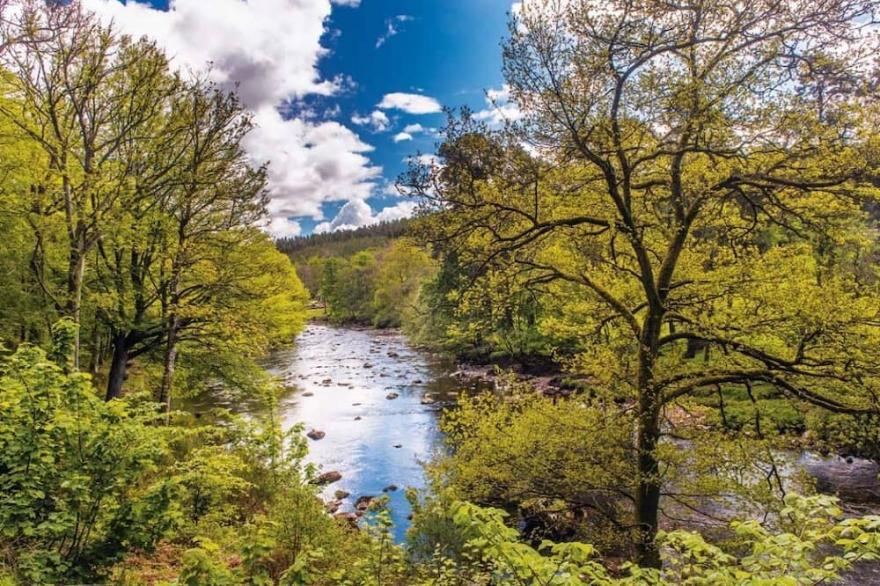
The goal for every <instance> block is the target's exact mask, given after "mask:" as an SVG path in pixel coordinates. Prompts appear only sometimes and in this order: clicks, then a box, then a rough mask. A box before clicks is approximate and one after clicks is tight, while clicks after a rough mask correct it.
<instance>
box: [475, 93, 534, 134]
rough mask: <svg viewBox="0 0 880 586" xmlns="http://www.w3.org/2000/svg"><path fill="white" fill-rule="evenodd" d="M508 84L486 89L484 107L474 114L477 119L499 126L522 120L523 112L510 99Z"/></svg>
mask: <svg viewBox="0 0 880 586" xmlns="http://www.w3.org/2000/svg"><path fill="white" fill-rule="evenodd" d="M510 98H511V96H510V86H508V85H506V84H505V85H504V86H502V87H501V88H500V89H490V90H487V91H486V108H485V109H484V110H480V111H479V112H476V113H475V114H474V118H475V119H477V120H485V121H486V123H487V124H488V125H489V126H492V127H496V128H497V127H501V126H504V125H505V124H506V123H508V122H517V121H518V120H522V118H523V112H522V110H520V109H519V106H517V104H516V102H513V101H511V99H510Z"/></svg>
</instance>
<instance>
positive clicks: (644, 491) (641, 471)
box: [636, 312, 662, 568]
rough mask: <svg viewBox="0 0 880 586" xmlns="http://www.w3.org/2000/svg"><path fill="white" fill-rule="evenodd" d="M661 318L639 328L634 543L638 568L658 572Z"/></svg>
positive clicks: (656, 316)
mask: <svg viewBox="0 0 880 586" xmlns="http://www.w3.org/2000/svg"><path fill="white" fill-rule="evenodd" d="M661 323H662V314H660V313H659V312H657V313H654V312H652V315H649V316H647V318H646V320H645V323H644V325H643V327H642V336H641V340H640V349H639V373H638V393H639V397H638V408H639V411H638V432H637V439H636V449H637V451H638V486H637V488H636V522H637V524H638V526H639V531H640V533H639V536H638V541H637V543H636V549H637V556H638V559H637V561H638V564H639V565H640V566H642V567H647V568H660V551H659V549H658V548H657V543H656V540H657V529H658V527H657V525H658V517H659V512H660V466H659V462H658V461H657V454H656V448H657V443H658V441H659V440H660V431H661V430H660V407H661V405H660V397H659V396H658V394H657V390H656V388H655V387H654V364H655V362H656V359H657V352H658V340H659V337H660V324H661Z"/></svg>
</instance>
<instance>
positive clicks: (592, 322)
mask: <svg viewBox="0 0 880 586" xmlns="http://www.w3.org/2000/svg"><path fill="white" fill-rule="evenodd" d="M875 8H876V6H875V3H874V2H869V1H862V0H832V1H831V2H822V3H816V2H810V1H807V0H804V1H800V0H797V1H791V2H776V1H774V0H758V1H755V2H749V3H726V2H714V1H711V2H710V1H705V0H689V1H687V2H684V3H675V4H670V3H667V2H662V1H659V0H658V1H655V0H648V1H634V0H613V1H611V2H602V3H599V2H594V1H592V0H571V1H567V2H563V1H553V2H541V3H538V2H525V3H523V8H522V11H521V13H520V14H519V16H515V17H514V18H513V20H512V22H511V27H510V39H509V41H508V42H507V43H506V45H505V48H504V73H505V78H506V80H507V84H508V90H509V92H510V94H511V96H512V100H513V101H514V103H515V104H516V105H517V106H518V108H519V111H520V113H521V116H522V119H521V120H520V121H519V122H517V123H511V124H508V125H506V127H505V128H503V129H500V130H493V129H490V128H487V127H486V126H485V125H484V124H481V123H479V122H478V121H476V120H474V118H473V117H472V116H470V114H469V113H468V112H464V113H463V115H462V117H461V118H460V119H458V120H456V119H452V120H451V121H450V124H449V127H448V128H447V130H446V140H445V142H444V144H443V145H442V146H441V148H440V150H439V155H440V157H441V164H439V165H432V166H418V165H416V166H415V167H414V168H412V169H411V171H410V172H409V173H408V174H407V175H406V176H405V177H403V178H402V181H401V184H402V186H403V187H404V188H406V189H408V190H409V191H410V192H411V193H413V194H416V195H419V196H420V197H422V198H423V200H424V201H425V202H426V203H425V206H424V207H425V211H426V212H429V214H428V216H429V217H428V219H427V220H425V222H424V229H425V230H426V232H427V234H428V237H429V238H431V239H432V240H433V241H434V242H436V243H438V245H440V246H442V247H443V248H444V249H445V250H448V251H454V253H455V254H457V255H458V257H459V258H460V259H463V260H464V261H465V262H466V263H468V264H469V265H470V266H473V267H476V269H477V276H478V275H479V274H481V273H485V272H487V271H489V270H490V269H497V268H499V267H500V268H506V269H509V270H514V271H516V272H517V273H518V275H519V279H520V282H521V283H522V284H523V286H527V287H533V288H536V289H541V290H543V291H549V292H551V293H552V294H553V295H554V296H558V297H559V298H560V299H563V300H564V301H563V303H561V306H562V307H563V308H564V307H565V305H566V303H565V300H571V302H572V303H577V304H578V305H579V311H580V312H581V313H580V315H581V316H583V324H582V327H583V329H582V331H581V339H582V344H583V347H584V350H583V352H582V355H581V356H580V359H579V361H578V364H577V366H578V367H579V369H580V370H582V371H583V373H584V374H587V375H589V376H591V377H592V378H593V380H595V381H596V382H597V383H601V384H603V385H604V386H605V387H606V388H609V389H613V391H614V392H615V393H618V394H622V395H624V396H626V397H628V398H629V401H630V402H631V404H632V406H633V407H634V409H635V413H636V417H635V436H636V440H637V442H636V449H637V456H636V469H637V487H636V495H635V505H634V508H635V517H636V521H637V525H638V527H639V529H640V530H639V532H638V534H637V537H636V538H637V540H638V545H639V555H638V561H639V563H640V564H642V565H644V566H653V567H656V566H658V564H659V555H658V550H657V547H656V542H655V536H656V533H657V527H658V514H659V501H660V496H661V492H662V485H663V478H662V473H661V472H662V471H661V468H660V465H659V459H658V445H659V443H660V441H661V438H662V436H663V435H664V427H663V422H664V413H665V410H666V408H667V407H669V406H670V405H672V404H673V403H675V402H676V401H678V400H681V399H682V398H684V397H687V396H688V395H690V394H692V393H694V392H697V391H699V390H701V389H705V388H712V387H713V386H714V385H718V384H736V385H751V384H754V383H762V384H769V385H772V386H774V387H776V388H777V389H779V390H780V391H781V392H783V393H785V394H786V395H788V396H789V397H793V398H797V399H799V400H804V401H808V402H810V403H813V404H815V405H818V406H821V407H823V408H826V409H828V410H831V411H835V412H840V413H860V412H867V411H871V410H876V409H877V407H878V405H877V404H876V400H875V399H874V397H876V396H877V391H878V390H880V376H878V375H880V371H878V368H877V364H878V361H880V356H878V353H877V352H878V348H880V346H878V341H880V331H878V326H880V322H878V312H877V308H878V307H880V292H878V285H877V284H878V279H877V272H876V266H873V265H870V264H867V265H866V264H865V262H864V259H865V258H870V256H871V254H870V253H871V251H872V250H873V249H874V246H875V245H874V240H875V238H876V228H875V227H874V226H873V225H872V224H871V223H870V222H869V220H868V218H867V217H866V214H865V213H864V212H863V209H864V207H863V206H865V205H866V202H868V201H869V200H870V199H872V198H874V197H875V195H876V191H875V189H874V187H873V182H874V179H873V178H874V169H875V168H876V162H877V157H876V155H877V149H876V147H877V136H876V134H875V133H874V128H873V122H874V120H875V110H876V107H875V105H874V102H873V100H872V96H871V94H870V91H871V90H870V88H871V87H872V86H871V84H870V83H863V82H862V81H857V82H856V84H855V87H857V88H858V90H857V91H846V92H833V95H832V96H829V95H828V93H827V92H820V91H815V89H816V79H817V76H816V75H807V74H806V73H807V72H808V71H812V72H815V71H816V69H815V68H813V69H811V68H810V66H811V65H812V64H815V63H816V62H817V60H819V59H821V62H822V65H823V73H822V75H821V76H820V77H821V78H822V79H824V80H826V81H827V80H828V79H831V77H832V70H833V75H838V76H842V75H844V74H845V75H846V76H848V77H849V78H852V79H855V80H863V79H864V78H865V75H866V73H867V72H866V71H864V69H865V67H864V64H865V63H867V61H866V60H865V59H863V57H864V56H865V55H866V54H870V51H871V50H872V49H871V47H870V46H869V40H868V36H867V34H866V28H865V27H866V26H867V24H868V23H869V22H873V18H874V9H875ZM829 54H833V55H834V56H835V59H833V60H829V59H827V58H826V57H824V56H827V55H829ZM431 212H433V214H431ZM693 342H699V343H700V344H703V345H705V346H706V347H707V348H708V350H707V351H708V352H709V353H710V357H711V359H710V361H709V362H708V363H705V362H703V361H702V360H700V361H696V360H692V359H688V358H687V357H686V352H685V346H686V345H687V344H688V343H693Z"/></svg>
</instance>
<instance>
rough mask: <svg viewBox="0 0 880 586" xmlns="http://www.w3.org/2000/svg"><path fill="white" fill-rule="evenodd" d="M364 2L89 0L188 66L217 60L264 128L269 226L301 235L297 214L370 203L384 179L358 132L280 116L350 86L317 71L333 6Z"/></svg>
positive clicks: (256, 158) (224, 78) (260, 134)
mask: <svg viewBox="0 0 880 586" xmlns="http://www.w3.org/2000/svg"><path fill="white" fill-rule="evenodd" d="M359 2H360V0H335V1H334V2H332V3H331V1H330V0H248V1H247V2H244V1H242V0H171V2H170V7H169V10H167V11H163V10H158V9H154V8H152V7H150V6H148V5H147V4H146V3H144V2H138V1H135V0H129V1H128V2H127V3H126V4H122V3H120V2H119V1H117V0H83V4H84V5H85V6H86V7H87V8H90V9H92V10H94V11H95V12H97V13H98V14H99V15H101V16H102V17H103V18H105V19H107V20H109V19H113V20H114V21H115V22H116V25H117V27H118V28H119V29H120V30H122V31H123V32H126V33H129V34H131V35H134V36H144V35H146V36H149V37H152V38H154V39H155V40H156V41H157V42H158V43H159V44H160V45H161V46H163V47H164V48H165V49H166V50H167V51H168V54H169V56H170V57H171V58H172V59H173V62H174V63H175V65H176V66H177V67H178V68H179V69H181V70H183V71H202V70H204V69H205V68H206V66H207V65H208V64H211V69H210V73H209V75H210V76H211V79H212V80H213V81H215V82H217V83H219V84H221V85H223V86H224V87H227V88H230V89H233V88H236V87H237V91H238V93H239V95H240V96H241V98H242V100H243V102H244V103H245V104H246V106H247V107H248V108H250V109H251V110H253V111H254V112H255V122H256V124H257V128H256V129H255V130H254V132H252V133H251V134H250V135H249V136H248V137H247V140H246V143H245V146H246V148H247V151H248V154H249V155H250V157H251V158H252V160H253V162H254V163H255V164H263V163H265V162H266V161H269V163H270V167H269V190H270V195H271V196H272V201H271V203H270V206H269V209H270V214H271V217H270V223H269V226H270V229H273V228H274V229H277V230H279V231H281V232H287V233H290V232H291V231H292V230H295V229H296V228H294V227H293V226H292V223H291V222H288V220H287V218H288V217H289V216H300V215H311V216H313V217H315V218H318V219H320V218H321V217H322V216H321V204H322V203H323V202H326V201H334V200H340V199H346V198H364V197H368V196H369V194H370V193H371V191H372V189H373V187H374V184H375V181H376V179H377V178H378V177H379V176H380V175H381V168H379V167H376V166H374V165H373V164H372V163H371V162H370V160H369V158H368V157H367V156H366V155H365V153H368V152H370V151H371V150H372V147H370V146H369V145H367V144H365V143H364V142H362V141H361V139H360V138H359V137H358V136H357V134H355V133H354V132H352V131H351V130H350V129H348V128H346V127H344V126H342V125H341V124H339V123H337V122H334V121H326V120H325V121H320V120H317V119H313V118H309V116H308V115H307V114H308V113H307V112H303V113H301V114H299V115H298V117H297V118H292V119H285V117H284V116H282V115H281V114H280V113H279V112H278V107H279V106H280V105H282V104H285V103H296V102H297V101H298V100H299V99H301V98H303V97H305V96H309V95H322V96H332V95H333V94H334V93H336V92H339V91H340V90H341V89H343V88H345V87H348V86H349V85H350V81H349V80H346V79H343V78H339V79H334V80H324V79H321V76H320V74H319V72H318V70H317V65H318V61H319V60H320V58H321V57H322V56H323V55H325V54H326V52H327V50H326V49H325V48H323V47H322V46H321V36H322V35H323V34H324V32H325V22H326V19H327V18H328V17H329V16H330V13H331V10H332V9H333V7H332V4H336V5H339V6H357V5H358V4H359ZM330 113H332V110H331V111H330ZM380 114H381V115H382V116H383V117H384V118H385V120H387V116H385V114H384V113H382V112H380ZM376 120H381V117H377V118H376ZM286 223H290V224H291V226H287V224H286Z"/></svg>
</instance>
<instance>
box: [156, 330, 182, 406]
mask: <svg viewBox="0 0 880 586" xmlns="http://www.w3.org/2000/svg"><path fill="white" fill-rule="evenodd" d="M178 322H179V320H178V318H177V314H176V313H172V314H171V316H170V317H169V318H168V332H167V333H166V341H165V360H164V367H163V369H162V386H161V387H160V389H159V403H161V404H162V406H163V408H164V410H165V416H166V418H167V417H168V416H169V414H170V413H171V391H172V389H173V386H174V367H175V365H176V363H177V330H178V327H179V323H178Z"/></svg>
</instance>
